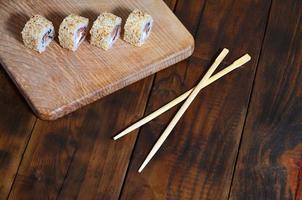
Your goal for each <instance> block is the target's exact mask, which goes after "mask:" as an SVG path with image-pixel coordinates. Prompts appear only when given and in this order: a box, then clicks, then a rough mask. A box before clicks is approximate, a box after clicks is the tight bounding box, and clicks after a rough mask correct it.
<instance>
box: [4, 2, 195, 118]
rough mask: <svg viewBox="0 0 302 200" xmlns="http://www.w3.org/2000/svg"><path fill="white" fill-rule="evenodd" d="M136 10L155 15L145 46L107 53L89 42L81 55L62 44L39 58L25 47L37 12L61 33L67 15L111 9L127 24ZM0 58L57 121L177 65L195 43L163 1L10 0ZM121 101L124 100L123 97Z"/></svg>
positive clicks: (35, 104) (120, 45) (36, 105)
mask: <svg viewBox="0 0 302 200" xmlns="http://www.w3.org/2000/svg"><path fill="white" fill-rule="evenodd" d="M134 8H139V9H141V10H143V11H146V12H147V13H149V14H151V15H152V16H153V18H154V27H153V30H152V33H151V36H150V37H149V39H148V41H147V42H146V44H145V45H143V46H142V47H133V46H131V45H130V44H128V43H126V42H124V41H123V40H121V39H119V40H118V41H117V42H116V43H115V45H114V46H113V48H112V49H110V50H108V51H104V50H102V49H99V48H97V47H94V46H91V45H90V44H89V37H88V38H87V39H86V41H84V42H83V43H82V45H81V46H80V48H79V49H78V50H77V51H76V52H72V51H68V50H66V49H63V48H61V47H60V45H59V44H58V40H57V38H56V41H54V42H52V43H51V44H50V46H49V47H48V48H47V50H46V51H45V52H44V53H42V54H39V53H37V52H34V51H32V50H29V49H26V48H25V47H24V45H23V43H22V38H21V33H20V32H21V30H22V29H23V27H24V25H25V23H26V21H27V20H28V19H29V17H30V16H31V15H33V14H41V15H43V16H45V17H46V18H48V19H49V20H50V21H52V22H53V24H54V26H55V30H56V32H57V31H58V27H59V25H60V23H61V21H62V20H63V18H64V17H65V16H67V15H68V14H70V13H76V14H79V15H81V16H84V17H87V18H89V20H90V21H89V22H90V25H91V24H92V22H93V21H94V20H95V19H96V18H97V16H98V15H99V13H101V12H104V11H108V12H112V13H114V14H116V15H118V16H120V17H122V19H123V22H125V20H126V18H127V16H128V15H129V13H130V12H131V10H133V9H134ZM0 16H1V19H0V27H1V30H0V31H1V37H0V59H1V64H2V66H3V67H4V68H5V70H6V71H7V73H8V74H9V76H10V77H11V79H12V80H13V81H14V82H15V84H16V85H17V87H18V88H19V90H20V92H21V93H22V94H23V96H24V97H25V99H26V100H27V102H28V103H29V104H30V106H31V108H32V109H33V111H34V112H35V113H36V115H38V116H39V117H40V118H41V119H46V120H53V119H56V118H58V117H61V116H63V115H65V114H68V113H70V112H72V111H74V110H76V109H78V108H80V107H82V106H84V105H86V104H89V103H91V102H93V101H96V100H97V99H100V98H101V97H103V96H105V95H108V94H110V93H112V92H114V91H116V90H118V89H121V88H123V87H125V86H127V85H129V84H131V83H133V82H135V81H138V80H140V79H142V78H144V77H146V76H149V75H151V74H153V73H155V72H157V71H159V70H162V69H164V68H166V67H168V66H170V65H172V64H174V63H177V62H179V61H181V60H183V59H185V58H187V57H189V56H190V55H191V54H192V51H193V49H194V39H193V37H192V36H191V34H190V33H189V32H188V31H187V30H186V28H185V27H184V26H183V25H182V24H181V22H180V21H179V20H178V19H177V18H176V17H175V15H174V14H173V13H172V12H171V11H170V9H169V8H168V7H167V6H166V5H165V3H164V2H163V1H162V0H102V1H101V0H64V1H61V0H39V1H29V0H10V1H1V2H0ZM121 101H123V100H122V99H121Z"/></svg>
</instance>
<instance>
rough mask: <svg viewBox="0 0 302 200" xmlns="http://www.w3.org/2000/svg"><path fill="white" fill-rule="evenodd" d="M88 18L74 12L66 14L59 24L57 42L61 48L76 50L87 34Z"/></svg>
mask: <svg viewBox="0 0 302 200" xmlns="http://www.w3.org/2000/svg"><path fill="white" fill-rule="evenodd" d="M88 22H89V20H88V19H87V18H85V17H81V16H78V15H75V14H70V15H68V16H67V17H66V18H65V19H64V20H63V21H62V23H61V24H60V28H59V42H60V45H61V46H62V47H63V48H66V49H70V50H72V51H75V50H77V48H78V47H79V46H80V44H81V43H82V42H83V41H84V39H85V37H86V35H87V29H88Z"/></svg>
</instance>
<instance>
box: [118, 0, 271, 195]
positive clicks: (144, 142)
mask: <svg viewBox="0 0 302 200" xmlns="http://www.w3.org/2000/svg"><path fill="white" fill-rule="evenodd" d="M203 3H204V5H203ZM196 4H198V5H201V6H198V7H197V6H196ZM202 5H203V6H202ZM177 6H181V8H176V11H177V10H182V12H180V13H177V12H176V14H177V15H178V14H180V15H182V16H180V19H182V18H186V17H188V18H192V16H191V15H188V14H187V13H195V16H201V19H200V23H198V21H199V20H198V19H197V20H195V21H194V22H195V23H196V24H194V25H193V26H191V28H190V26H189V27H188V29H189V30H191V31H192V33H194V32H195V31H196V32H197V33H196V36H195V41H196V48H195V51H194V53H193V57H191V58H190V59H189V62H188V63H187V64H186V63H184V62H182V63H181V64H178V65H177V66H176V67H175V68H169V69H167V70H164V71H163V72H159V73H158V74H157V76H156V79H155V83H154V87H153V89H152V93H151V97H150V100H149V104H148V107H147V111H148V112H150V111H153V110H155V109H157V108H158V107H160V106H161V105H163V104H165V103H166V102H168V101H170V100H171V99H173V98H175V97H176V96H178V95H179V94H181V93H183V92H184V91H186V90H187V89H189V88H191V87H192V86H194V85H196V82H197V81H198V80H200V78H201V77H202V75H203V74H204V72H205V71H206V70H207V69H208V66H209V64H211V63H212V62H211V59H212V58H215V57H216V56H215V54H217V53H218V52H220V51H219V49H220V48H223V47H227V48H229V49H230V53H229V56H228V57H227V58H226V62H227V63H228V64H230V62H231V61H233V60H234V59H235V58H237V57H239V56H241V55H243V54H244V53H246V52H247V53H249V54H250V55H251V57H252V60H251V62H250V63H248V64H247V65H246V67H244V68H243V69H241V70H238V71H237V72H236V73H233V74H230V75H229V76H226V77H224V78H223V79H221V80H220V81H218V82H216V83H215V84H213V85H211V86H209V87H208V88H206V89H205V90H204V91H203V92H201V94H200V95H199V96H198V97H197V98H196V101H194V102H193V103H192V105H191V106H190V108H189V109H188V110H187V112H186V113H185V114H184V116H183V118H182V120H181V121H179V123H178V125H177V126H176V127H175V129H174V131H173V133H171V136H170V137H169V138H168V139H167V140H166V142H165V143H164V145H163V146H162V148H161V149H160V151H159V152H158V154H157V155H156V156H155V157H154V158H153V160H152V162H151V163H150V164H149V165H148V166H147V167H146V168H145V169H144V171H143V172H142V173H141V174H138V173H137V169H138V168H139V166H140V165H141V162H142V161H143V160H144V158H145V156H146V155H147V153H148V152H149V151H150V149H151V147H152V145H153V144H154V142H155V141H156V140H157V138H158V136H159V134H160V133H162V131H163V130H164V129H165V127H166V125H167V124H168V122H169V121H170V120H171V117H173V116H174V114H175V111H176V110H177V108H175V109H174V110H173V111H171V112H169V113H166V114H165V115H162V116H160V117H159V118H157V119H155V120H154V121H152V122H150V123H149V124H147V125H146V126H145V127H143V128H142V129H141V132H140V135H139V137H138V142H137V144H136V146H135V151H134V154H133V155H134V156H133V159H132V160H131V164H130V169H129V172H128V175H127V177H126V182H125V186H124V189H123V192H122V196H121V199H131V200H135V199H182V200H183V199H226V198H227V197H228V192H229V187H230V184H231V178H232V174H233V169H234V164H235V160H236V156H237V150H238V146H239V141H240V137H241V133H242V132H241V131H242V128H243V124H244V120H245V117H246V112H247V106H248V102H249V95H250V93H251V89H252V84H253V79H254V73H255V69H256V64H257V59H258V57H259V54H260V48H261V44H262V40H263V36H264V32H265V26H266V19H267V16H268V11H269V7H270V2H269V1H253V0H244V1H226V0H220V1H206V2H205V1H180V2H178V3H177ZM198 9H200V10H199V11H197V10H198ZM191 10H193V11H194V12H190V11H191ZM202 10H204V11H203V12H202ZM185 21H186V20H184V22H185ZM187 21H189V20H187ZM190 23H192V21H190ZM184 24H185V25H188V24H186V23H184ZM189 25H191V24H189ZM242 33H244V34H242ZM172 135H173V136H172ZM122 140H123V139H121V141H122Z"/></svg>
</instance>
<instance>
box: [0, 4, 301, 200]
mask: <svg viewBox="0 0 302 200" xmlns="http://www.w3.org/2000/svg"><path fill="white" fill-rule="evenodd" d="M166 3H167V4H168V5H169V7H170V8H171V9H172V10H173V11H174V12H175V14H176V15H177V16H178V17H179V19H180V20H181V21H182V22H183V23H184V25H185V26H186V27H187V28H188V30H189V31H190V32H191V33H192V35H193V36H194V37H195V41H196V44H195V51H194V53H193V56H191V57H190V58H189V59H187V60H185V61H183V62H181V63H178V64H176V65H174V66H172V67H170V68H168V69H166V70H163V71H161V72H159V73H157V74H155V75H153V76H150V77H148V78H146V79H144V80H141V81H139V82H137V83H135V84H132V85H130V86H128V87H126V88H124V89H122V90H120V91H118V92H115V93H114V94H112V95H110V96H108V97H105V98H103V99H102V100H100V101H97V102H96V103H93V104H91V105H89V106H87V107H85V108H83V109H80V110H78V111H76V112H74V113H72V114H70V115H68V116H66V117H64V118H61V119H59V120H56V121H41V120H39V119H37V118H36V117H35V115H33V114H32V112H31V110H30V108H29V107H28V106H27V104H26V102H25V101H24V99H23V98H22V97H21V95H20V94H19V92H18V91H17V89H16V87H15V86H14V85H13V83H12V82H11V81H10V79H9V78H8V76H7V75H6V74H5V72H4V70H3V69H2V68H1V70H0V72H1V73H0V199H6V198H9V199H22V200H23V199H85V200H86V199H105V200H107V199H129V200H136V199H138V200H145V199H147V200H148V199H171V200H174V199H180V200H186V199H194V200H195V199H218V200H221V199H242V200H245V199H252V200H254V199H257V200H258V199H273V200H275V199H302V84H301V82H302V18H301V15H302V1H300V0H287V1H284V0H233V1H231V0H178V1H177V0H166ZM175 42H177V41H175ZM223 47H227V48H229V49H230V53H229V55H228V57H227V58H226V59H225V61H224V63H223V66H226V65H227V64H229V63H230V62H231V61H233V60H234V59H236V58H238V57H239V56H241V55H243V54H244V53H246V52H248V53H249V54H250V55H251V56H252V60H251V61H250V62H249V63H248V64H247V65H246V66H245V67H244V68H242V69H239V70H237V71H236V72H234V73H232V74H230V75H228V76H226V77H224V78H222V79H221V80H219V81H218V82H215V83H214V84H212V85H211V86H209V87H207V88H206V89H204V90H203V91H202V92H201V93H200V94H199V95H198V97H197V99H195V101H194V102H193V104H192V105H191V106H190V107H189V109H188V110H187V112H186V113H185V115H184V116H183V117H182V119H181V120H180V122H179V123H178V124H177V126H176V127H175V129H174V130H173V132H172V133H171V135H170V136H169V138H168V139H167V141H166V142H165V143H164V145H163V146H162V148H161V149H160V151H159V152H158V153H157V154H156V156H155V157H154V158H153V159H152V160H151V162H150V164H149V165H148V166H147V167H146V168H145V170H144V171H143V172H142V173H141V174H139V173H137V169H138V167H139V166H140V164H141V163H142V161H143V159H144V158H145V156H146V155H147V154H148V152H149V150H150V149H151V148H152V145H153V144H154V143H155V141H156V139H157V138H158V137H159V135H160V134H161V132H162V131H163V130H164V129H165V127H166V126H167V124H168V122H169V120H171V118H172V117H173V115H174V114H175V112H176V111H177V109H178V108H179V106H177V107H175V108H174V109H172V110H171V111H169V112H167V113H165V114H164V115H162V116H160V117H159V118H157V119H155V120H153V121H152V122H150V123H149V124H147V125H145V126H143V127H142V128H141V129H140V130H137V131H136V132H134V133H132V134H130V135H128V136H126V137H124V138H123V139H121V140H119V141H113V140H112V139H111V138H112V136H113V135H115V134H116V133H118V131H120V130H121V129H123V128H125V127H126V126H127V125H129V124H131V123H132V122H134V121H136V120H138V119H139V118H141V117H142V116H144V115H146V114H147V113H150V112H151V111H153V110H155V109H157V108H159V107H160V106H161V105H164V104H165V103H167V102H169V101H170V100H171V99H173V98H175V97H177V96H178V95H180V94H182V93H183V92H184V91H186V90H188V89H189V88H191V87H192V86H194V85H195V84H196V83H197V82H198V80H199V79H200V78H201V77H202V75H203V74H204V73H205V71H206V70H207V69H208V67H209V65H210V64H211V61H212V60H213V58H215V55H217V53H218V52H219V51H220V50H221V49H222V48H223ZM223 66H222V67H223ZM138 133H139V134H138Z"/></svg>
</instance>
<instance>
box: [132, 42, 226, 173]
mask: <svg viewBox="0 0 302 200" xmlns="http://www.w3.org/2000/svg"><path fill="white" fill-rule="evenodd" d="M228 53H229V50H228V49H226V48H224V49H223V50H222V51H221V53H220V54H219V55H218V57H217V58H216V59H215V61H214V63H213V64H212V65H211V67H210V69H209V70H208V71H207V72H206V74H205V75H204V76H203V77H202V79H201V80H200V82H199V83H198V84H197V86H196V87H195V88H194V89H193V91H192V92H191V93H190V95H189V96H188V98H187V99H186V101H185V102H184V104H183V105H182V106H181V107H180V109H179V110H178V112H177V113H176V115H175V116H174V117H173V119H172V120H171V122H170V123H169V125H168V126H167V128H166V129H165V131H164V132H163V133H162V135H161V136H160V137H159V139H158V140H157V142H156V143H155V145H154V146H153V148H152V149H151V151H150V152H149V154H148V156H147V157H146V159H145V161H144V162H143V164H142V165H141V167H140V168H139V170H138V172H141V171H142V170H143V169H144V168H145V166H146V165H147V164H148V162H149V161H150V160H151V159H152V157H153V156H154V154H155V153H156V152H157V151H158V149H159V148H160V147H161V145H162V144H163V143H164V141H165V140H166V138H167V137H168V136H169V134H170V133H171V131H172V129H173V128H174V126H175V125H176V123H177V122H178V120H179V119H180V118H181V116H182V115H183V113H184V112H185V111H186V110H187V108H188V107H189V105H190V104H191V102H192V101H193V100H194V98H195V97H196V95H197V94H198V92H199V91H200V90H201V88H202V85H203V84H204V83H206V81H207V80H208V79H209V78H210V76H211V75H212V74H213V73H214V71H215V70H216V68H217V67H218V65H219V64H220V63H221V62H222V60H223V59H224V58H225V56H226V55H227V54H228Z"/></svg>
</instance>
